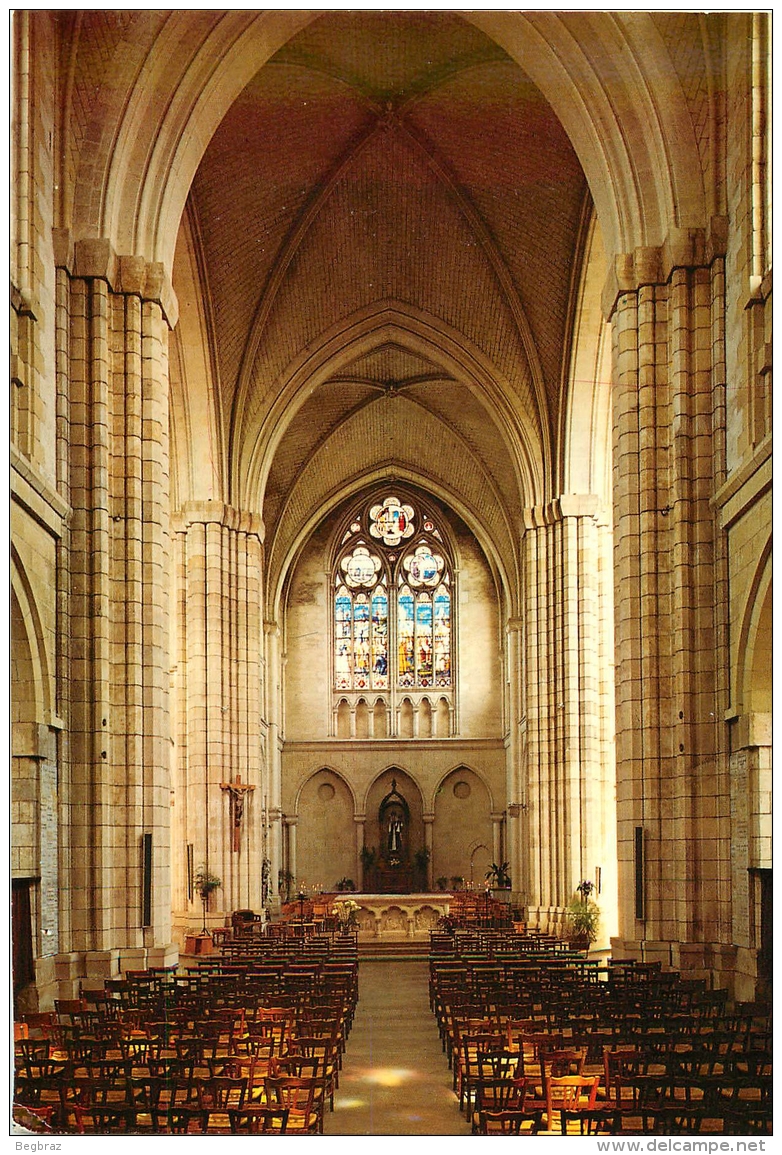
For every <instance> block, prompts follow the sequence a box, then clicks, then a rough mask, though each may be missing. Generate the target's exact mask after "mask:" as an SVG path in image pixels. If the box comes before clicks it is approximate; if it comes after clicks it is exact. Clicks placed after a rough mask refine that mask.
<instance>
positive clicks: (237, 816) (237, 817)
mask: <svg viewBox="0 0 782 1155" xmlns="http://www.w3.org/2000/svg"><path fill="white" fill-rule="evenodd" d="M220 789H221V790H227V791H228V793H229V795H230V798H231V827H232V829H233V844H232V847H231V849H232V850H238V849H239V843H240V841H241V837H242V816H243V815H244V796H245V794H247V793H248V792H249V791H251V790H254V789H255V787H254V786H249V785H247V784H246V783H244V782H242V776H241V774H237V775H236V781H235V782H221V783H220Z"/></svg>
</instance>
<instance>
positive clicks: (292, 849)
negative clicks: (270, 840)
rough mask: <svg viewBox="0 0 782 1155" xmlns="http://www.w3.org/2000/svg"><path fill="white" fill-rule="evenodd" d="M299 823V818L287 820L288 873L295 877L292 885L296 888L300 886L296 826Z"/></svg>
mask: <svg viewBox="0 0 782 1155" xmlns="http://www.w3.org/2000/svg"><path fill="white" fill-rule="evenodd" d="M298 821H299V820H298V818H286V819H285V825H286V827H287V830H288V872H289V873H290V874H291V875H292V876H293V880H292V883H291V885H292V886H294V887H296V886H298V885H299V867H298V859H297V855H296V825H297V823H298Z"/></svg>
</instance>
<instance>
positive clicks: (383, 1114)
mask: <svg viewBox="0 0 782 1155" xmlns="http://www.w3.org/2000/svg"><path fill="white" fill-rule="evenodd" d="M428 984H429V970H428V963H427V962H426V961H424V960H422V961H420V962H419V961H404V960H399V961H396V960H395V961H393V962H381V961H364V960H362V961H361V963H360V964H359V1002H358V1008H357V1010H356V1017H355V1020H354V1024H353V1030H352V1031H351V1032H350V1037H349V1039H348V1045H347V1051H346V1053H345V1058H344V1066H343V1070H342V1072H341V1074H340V1079H339V1090H338V1091H337V1094H336V1096H335V1099H334V1112H333V1113H331V1112H330V1111H329V1110H328V1109H327V1110H326V1115H325V1120H324V1134H325V1135H469V1134H470V1126H469V1124H468V1123H467V1122H466V1120H465V1118H464V1116H463V1115H462V1114H460V1112H459V1105H458V1102H457V1100H456V1097H455V1095H454V1093H453V1090H452V1089H451V1087H452V1076H451V1072H450V1070H449V1069H448V1062H447V1059H446V1057H445V1054H444V1053H443V1051H442V1048H441V1046H440V1036H439V1034H438V1031H437V1022H436V1020H435V1018H434V1015H433V1014H432V1012H431V1011H430V1009H429V994H428Z"/></svg>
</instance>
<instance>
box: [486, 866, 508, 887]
mask: <svg viewBox="0 0 782 1155" xmlns="http://www.w3.org/2000/svg"><path fill="white" fill-rule="evenodd" d="M509 866H510V863H509V862H500V863H499V864H498V863H496V862H493V863H492V864H491V866H490V867H489V869H488V870H487V871H486V881H487V882H488V883H490V885H491V887H492V889H493V890H494V889H496V890H510V875H509V874H508V867H509Z"/></svg>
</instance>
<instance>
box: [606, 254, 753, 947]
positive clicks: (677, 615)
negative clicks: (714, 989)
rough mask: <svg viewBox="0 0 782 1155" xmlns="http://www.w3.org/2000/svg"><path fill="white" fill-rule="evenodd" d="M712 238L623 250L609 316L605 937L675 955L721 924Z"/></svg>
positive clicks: (724, 805) (718, 333)
mask: <svg viewBox="0 0 782 1155" xmlns="http://www.w3.org/2000/svg"><path fill="white" fill-rule="evenodd" d="M718 243H719V242H718V238H717V237H716V236H715V235H712V236H711V237H705V236H703V235H702V234H695V233H687V234H682V235H681V236H680V235H674V236H673V237H672V239H671V241H670V243H669V245H668V246H666V248H665V249H664V250H644V251H643V252H637V253H636V254H635V255H634V256H633V257H628V258H627V266H626V268H625V269H624V271H623V277H624V278H625V280H626V283H627V282H629V283H632V282H634V283H635V285H636V286H637V287H633V288H631V289H626V290H625V291H620V292H619V294H618V296H617V299H616V302H615V306H614V310H613V318H612V320H613V341H614V355H613V361H614V387H613V394H612V395H613V403H614V413H613V422H614V479H613V482H614V540H615V622H616V631H615V652H616V683H617V687H618V698H617V712H616V719H617V723H616V725H617V731H616V750H617V776H616V777H617V816H618V826H617V830H618V861H619V893H620V909H619V923H620V938H621V939H622V940H623V941H624V942H626V943H628V944H630V945H631V949H634V948H633V947H632V944H640V943H643V942H654V943H656V944H669V945H670V947H671V956H672V957H673V956H674V955H675V956H676V957H677V958H682V959H685V958H694V957H696V956H697V955H698V952H697V951H690V950H689V945H690V944H693V943H695V942H704V941H706V942H719V941H720V940H721V939H724V936H726V935H727V934H728V933H729V917H728V915H729V902H730V892H729V886H728V873H729V872H728V870H727V858H726V854H727V845H728V844H727V841H726V835H727V831H728V830H729V826H730V817H731V816H730V805H729V799H730V790H729V782H728V766H727V750H726V734H725V727H724V725H723V724H722V720H721V715H722V710H721V709H720V700H721V699H722V700H723V701H724V675H723V673H722V671H724V670H727V669H728V668H729V664H728V654H727V650H726V648H725V637H726V631H725V630H724V629H723V627H722V625H721V620H720V614H721V612H722V611H721V610H720V609H719V608H718V602H719V598H718V597H717V594H716V591H717V588H718V585H719V582H720V581H721V580H722V579H721V565H720V558H721V553H722V549H723V546H722V543H721V541H720V540H719V535H718V534H717V532H716V529H717V526H716V519H715V517H714V514H713V511H712V509H711V506H710V502H711V499H712V496H713V494H714V492H715V488H716V485H717V484H718V482H719V480H720V478H721V476H722V470H723V460H722V458H723V446H724V430H723V426H724V388H725V382H724V302H723V300H722V288H721V286H722V277H721V275H719V270H720V269H721V268H722V266H723V258H722V256H720V255H719V253H718V251H717V248H716V246H717V245H718ZM707 262H708V263H707ZM707 814H708V820H707V821H705V820H704V818H705V816H706V815H707ZM637 830H640V831H641V837H642V839H643V847H644V866H645V879H644V885H643V888H642V893H641V894H639V895H636V891H635V858H634V843H635V837H636V831H637ZM722 831H725V835H723V834H722V833H721V832H722ZM636 898H637V899H638V900H639V903H640V904H641V905H640V906H639V907H638V908H637V907H636ZM639 916H640V917H639ZM682 946H685V947H687V949H684V950H682V949H681V948H682ZM656 949H657V948H656ZM659 949H662V948H659Z"/></svg>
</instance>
